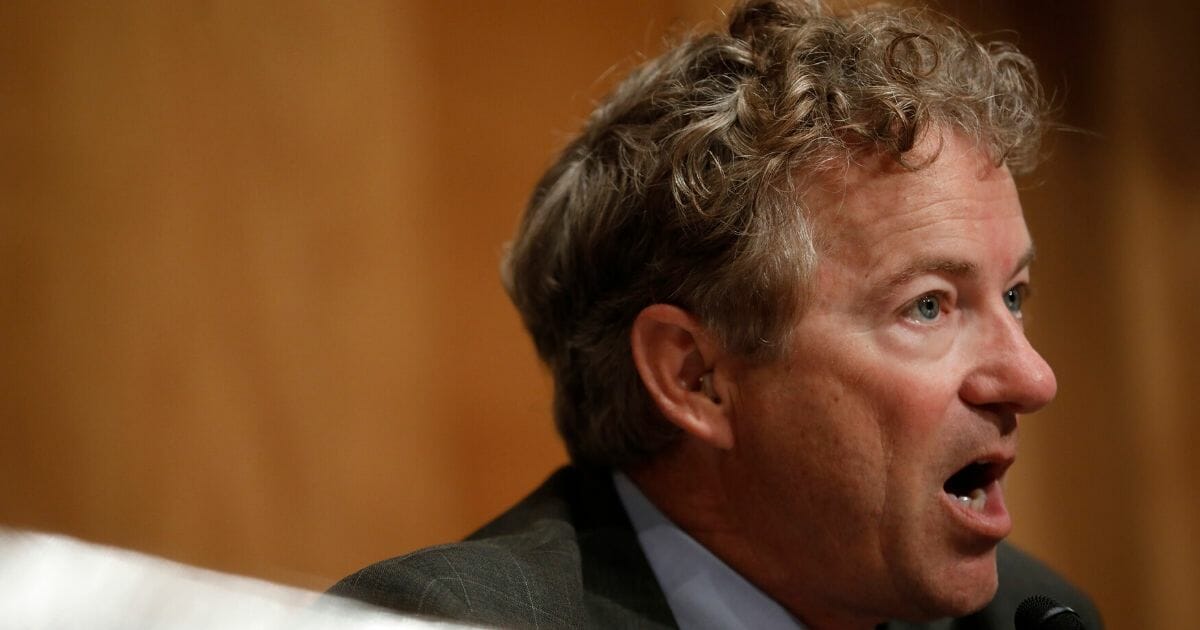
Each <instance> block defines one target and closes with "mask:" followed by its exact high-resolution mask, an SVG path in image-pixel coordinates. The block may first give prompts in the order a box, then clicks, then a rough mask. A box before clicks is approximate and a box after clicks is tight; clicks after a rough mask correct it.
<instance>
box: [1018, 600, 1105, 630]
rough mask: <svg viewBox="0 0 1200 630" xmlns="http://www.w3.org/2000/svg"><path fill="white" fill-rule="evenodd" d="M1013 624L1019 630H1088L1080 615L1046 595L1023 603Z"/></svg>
mask: <svg viewBox="0 0 1200 630" xmlns="http://www.w3.org/2000/svg"><path fill="white" fill-rule="evenodd" d="M1013 622H1014V623H1015V624H1016V626H1017V630H1087V629H1086V628H1085V627H1084V626H1083V620H1082V619H1080V618H1079V614H1078V613H1076V612H1075V611H1074V610H1072V609H1071V608H1070V607H1068V606H1063V605H1062V604H1060V603H1058V602H1056V601H1054V600H1053V599H1050V598H1049V597H1046V596H1045V595H1034V596H1033V597H1028V598H1026V599H1025V601H1023V602H1021V605H1020V606H1017V614H1016V617H1015V618H1014V619H1013Z"/></svg>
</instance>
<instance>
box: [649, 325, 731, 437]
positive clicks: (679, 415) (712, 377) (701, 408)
mask: <svg viewBox="0 0 1200 630" xmlns="http://www.w3.org/2000/svg"><path fill="white" fill-rule="evenodd" d="M629 337H630V345H631V347H632V350H633V363H634V365H635V366H636V367H637V371H638V374H639V375H640V376H641V378H642V383H643V384H644V385H645V387H646V391H647V392H649V394H650V398H651V400H653V401H654V404H655V405H656V406H657V407H658V410H659V411H660V412H661V413H662V415H663V417H664V418H666V419H667V421H669V422H671V423H672V424H674V425H675V426H677V427H679V428H680V429H683V430H684V431H685V432H687V433H688V434H689V435H691V436H693V437H696V438H698V439H700V440H701V441H703V442H705V443H707V444H709V445H711V446H714V447H716V448H720V449H725V450H728V449H730V448H733V427H732V426H731V423H730V421H729V414H728V411H729V407H728V404H727V403H725V402H724V401H727V400H728V396H726V395H723V392H726V391H727V388H726V381H725V375H724V370H718V365H717V364H718V359H719V358H720V357H721V356H722V354H721V348H720V345H719V344H718V343H717V342H716V340H715V339H714V338H713V337H712V335H710V334H709V333H708V331H707V329H706V328H705V327H704V325H703V324H701V323H700V321H699V320H697V319H696V318H695V317H693V316H692V315H691V314H690V313H688V312H687V311H685V310H683V309H681V308H679V307H677V306H671V305H669V304H653V305H651V306H647V307H646V308H645V309H644V310H642V312H641V313H638V316H637V318H636V319H634V320H633V328H632V330H631V331H630V335H629Z"/></svg>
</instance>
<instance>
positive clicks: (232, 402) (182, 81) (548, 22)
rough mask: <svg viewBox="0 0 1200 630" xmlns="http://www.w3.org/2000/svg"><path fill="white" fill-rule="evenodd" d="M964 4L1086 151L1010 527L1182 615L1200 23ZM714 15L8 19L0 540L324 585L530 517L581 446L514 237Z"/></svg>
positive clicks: (633, 7) (1080, 158)
mask: <svg viewBox="0 0 1200 630" xmlns="http://www.w3.org/2000/svg"><path fill="white" fill-rule="evenodd" d="M945 4H946V6H945V8H946V9H947V10H950V11H951V12H954V13H956V14H959V15H962V16H963V17H964V18H965V19H967V20H968V22H969V23H971V24H975V25H977V26H979V27H980V28H981V29H1001V28H1015V29H1016V30H1017V31H1018V32H1019V33H1021V39H1020V41H1021V44H1022V46H1023V47H1024V48H1026V49H1027V50H1029V51H1030V52H1032V53H1033V55H1034V56H1035V58H1037V60H1038V61H1039V63H1040V64H1041V67H1042V69H1043V71H1044V74H1045V75H1046V82H1047V83H1048V84H1050V85H1052V86H1059V91H1060V92H1061V93H1062V94H1063V96H1064V98H1065V103H1066V106H1065V107H1064V112H1063V113H1064V118H1066V122H1068V123H1071V124H1074V125H1076V126H1079V127H1083V128H1086V129H1088V130H1090V131H1092V132H1094V133H1092V134H1060V135H1059V137H1058V139H1057V140H1056V141H1055V143H1054V153H1055V155H1054V156H1053V159H1052V161H1051V162H1050V163H1049V164H1048V165H1047V167H1046V168H1045V169H1044V170H1043V171H1041V172H1040V173H1039V174H1038V175H1037V176H1035V177H1034V178H1033V179H1031V180H1028V181H1026V182H1024V183H1023V187H1024V188H1025V191H1024V198H1025V203H1026V207H1027V213H1028V215H1029V221H1030V224H1031V228H1032V230H1033V232H1034V235H1035V238H1036V240H1037V241H1038V244H1039V261H1038V263H1037V265H1036V270H1035V276H1036V279H1037V284H1038V287H1039V295H1038V297H1037V299H1036V300H1035V303H1034V305H1033V308H1032V312H1031V319H1030V334H1031V336H1032V337H1033V338H1034V339H1035V342H1036V343H1037V344H1038V345H1039V347H1040V348H1042V349H1043V350H1044V353H1045V354H1046V355H1047V357H1048V358H1049V359H1050V360H1051V363H1052V364H1053V365H1054V366H1055V368H1056V371H1057V373H1058V376H1059V381H1060V385H1061V388H1060V396H1059V400H1058V401H1057V402H1056V403H1055V404H1054V405H1053V406H1052V407H1050V408H1049V409H1047V410H1046V411H1044V412H1042V413H1039V414H1037V415H1036V416H1034V417H1031V418H1029V419H1027V421H1026V422H1025V423H1024V425H1023V426H1024V430H1023V447H1022V448H1023V454H1022V458H1021V462H1020V464H1019V465H1018V466H1017V468H1016V469H1014V473H1013V479H1012V482H1011V492H1010V494H1011V499H1012V504H1013V508H1014V510H1015V512H1016V515H1017V522H1018V529H1017V532H1016V534H1015V538H1016V540H1017V541H1018V542H1019V543H1021V544H1023V545H1024V546H1026V547H1029V548H1031V549H1033V550H1035V551H1036V552H1038V553H1039V555H1041V556H1043V557H1045V558H1047V559H1048V560H1049V561H1050V562H1051V563H1052V564H1054V565H1055V566H1057V567H1058V568H1060V569H1061V570H1063V571H1064V572H1066V573H1067V574H1069V575H1070V576H1072V577H1073V578H1074V579H1075V580H1076V581H1078V582H1080V583H1081V584H1083V585H1084V586H1085V587H1087V588H1088V589H1089V590H1090V591H1092V592H1093V593H1094V594H1095V595H1096V596H1097V597H1098V599H1099V600H1100V603H1101V606H1102V607H1103V608H1104V612H1105V613H1106V615H1107V616H1108V617H1109V620H1110V625H1111V626H1112V627H1138V626H1143V627H1158V628H1169V627H1185V626H1184V625H1180V624H1181V622H1179V621H1178V620H1180V619H1187V618H1191V617H1193V616H1194V615H1195V614H1196V612H1197V611H1196V609H1195V608H1196V603H1195V601H1196V600H1195V598H1194V597H1189V595H1190V594H1191V593H1194V592H1196V591H1197V590H1198V589H1200V577H1198V576H1197V571H1198V569H1197V567H1200V557H1197V553H1198V551H1197V547H1196V543H1195V541H1196V540H1197V538H1198V537H1197V527H1198V525H1200V515H1198V514H1197V508H1196V502H1195V501H1194V500H1192V497H1193V496H1194V494H1195V493H1194V492H1192V491H1191V489H1190V487H1189V485H1188V484H1189V482H1190V480H1191V479H1193V478H1196V477H1198V476H1200V475H1198V473H1200V470H1198V469H1197V460H1196V459H1195V458H1194V457H1192V456H1191V453H1192V452H1194V451H1195V450H1196V448H1197V447H1198V446H1200V440H1198V439H1197V437H1198V436H1197V432H1198V431H1200V429H1197V426H1200V423H1197V420H1198V418H1197V417H1196V413H1195V411H1194V403H1193V402H1192V399H1193V397H1194V391H1193V390H1194V389H1195V387H1196V385H1197V383H1198V382H1200V379H1198V376H1200V375H1198V374H1197V368H1196V362H1195V360H1194V358H1193V355H1194V354H1195V352H1196V351H1197V349H1200V347H1198V341H1200V340H1198V339H1197V332H1196V331H1197V330H1200V321H1198V319H1200V309H1197V308H1196V304H1197V303H1198V300H1200V280H1198V274H1200V264H1198V263H1200V261H1198V260H1197V256H1198V254H1197V252H1200V197H1198V195H1197V193H1196V191H1197V190H1198V189H1197V187H1196V185H1195V182H1196V181H1197V180H1198V179H1200V160H1197V158H1196V155H1195V150H1194V148H1193V147H1194V145H1195V143H1196V141H1197V139H1198V138H1200V130H1198V129H1197V122H1196V120H1197V119H1196V118H1195V116H1194V114H1193V113H1192V111H1193V110H1194V105H1193V104H1194V102H1195V100H1196V98H1195V97H1196V94H1197V89H1198V87H1197V80H1196V79H1195V72H1194V69H1193V68H1191V67H1190V66H1189V65H1188V64H1190V63H1194V61H1195V59H1196V58H1197V55H1196V45H1195V44H1194V43H1192V42H1191V40H1190V39H1189V38H1190V37H1191V32H1190V31H1189V30H1188V29H1187V25H1189V24H1196V23H1200V21H1197V20H1196V17H1197V15H1196V9H1194V8H1191V5H1185V4H1184V3H1182V2H1176V3H1166V4H1162V3H1156V5H1155V6H1156V7H1157V8H1156V10H1155V11H1141V12H1138V13H1136V14H1130V13H1126V12H1124V10H1123V9H1122V8H1120V7H1117V6H1112V5H1115V4H1116V3H1093V2H1083V1H1082V0H1071V1H1064V2H1060V3H1053V4H1038V5H1037V6H1036V7H1034V5H1029V4H1028V3H1021V2H1015V1H1014V2H1006V3H982V2H976V3H970V2H968V3H945ZM714 13H715V11H714V8H713V6H712V3H711V2H707V1H702V0H678V1H677V2H662V3H644V2H638V1H634V0H621V1H619V2H604V3H599V2H597V3H562V2H549V1H543V2H532V1H530V2H513V3H477V4H475V5H469V4H462V3H416V2H412V3H392V2H361V3H351V4H348V5H336V6H335V5H333V4H330V3H323V2H300V3H291V2H259V3H241V2H230V1H215V2H200V1H194V2H183V3H166V4H161V5H154V4H144V3H134V2H119V3H109V4H108V5H95V4H86V3H35V2H16V3H4V4H2V5H0V140H2V144H0V146H2V147H3V150H2V151H0V182H2V186H3V188H2V190H0V203H2V204H3V205H2V206H0V357H2V362H0V378H3V383H4V387H3V388H2V389H0V419H2V423H0V523H4V524H8V525H16V526H24V527H33V528H40V529H47V530H52V531H61V532H66V533H69V534H72V535H75V536H79V537H82V538H85V539H88V540H95V541H100V542H106V543H113V544H118V545H122V546H126V547H132V548H136V549H141V550H145V551H150V552H153V553H158V554H163V555H166V556H169V557H171V558H175V559H179V560H183V561H186V562H191V563H195V564H200V565H203V566H208V567H214V568H218V569H223V570H227V571H235V572H239V573H247V574H251V575H257V576H262V577H267V578H272V579H277V580H282V581H285V582H289V583H293V584H299V585H304V586H310V587H316V588H322V587H324V586H327V585H328V584H329V583H330V582H331V581H332V580H333V579H335V578H337V577H339V576H340V575H342V574H344V573H346V572H348V571H350V570H352V569H354V568H356V567H358V566H361V565H363V564H365V563H367V562H369V561H372V560H376V559H380V558H382V557H385V556H388V555H394V554H397V553H401V552H404V551H407V550H409V549H412V548H415V547H418V546H422V545H426V544H430V543H435V542H441V541H445V540H449V539H454V538H457V537H460V536H462V535H463V534H465V533H467V532H468V531H470V530H471V529H473V528H474V527H476V526H478V525H479V524H481V523H482V522H483V521H484V520H486V519H487V518H488V517H489V516H490V515H492V514H494V513H496V512H497V511H499V510H500V509H501V508H502V507H504V506H505V505H507V504H509V503H511V502H512V501H514V500H515V499H517V498H518V497H519V496H520V495H521V494H523V493H524V492H525V491H527V490H528V489H529V488H531V487H532V486H533V484H534V483H536V482H537V481H538V480H539V479H540V478H541V477H543V476H544V474H545V473H546V472H548V471H549V470H550V469H551V468H552V467H553V466H554V465H556V464H557V463H559V462H561V461H563V460H564V455H563V452H562V449H561V447H560V446H559V445H558V442H557V440H556V438H555V436H554V433H553V429H552V426H551V422H550V419H549V381H548V377H547V376H546V374H545V373H544V370H542V368H540V367H539V366H538V365H537V363H536V361H535V358H534V355H533V352H532V348H531V347H530V344H529V343H528V341H527V339H526V338H525V336H524V333H523V331H522V330H521V327H520V324H519V322H518V320H517V317H516V315H515V313H514V312H513V311H512V309H511V307H510V306H509V305H508V302H507V299H506V298H505V296H504V294H503V291H502V290H501V288H500V286H499V282H498V277H497V264H498V261H499V256H500V252H501V248H502V244H503V242H504V241H505V240H506V239H507V238H508V237H509V235H510V233H511V231H512V229H513V227H514V226H515V224H516V221H517V218H518V216H519V213H520V211H521V208H522V206H523V204H524V201H525V197H526V195H527V194H528V192H529V189H530V188H531V186H532V185H533V182H534V181H535V180H536V179H537V177H538V176H539V175H540V173H541V171H542V170H543V169H544V168H545V167H546V166H547V165H548V164H549V162H550V160H551V158H552V155H553V153H554V151H555V150H556V149H557V148H558V147H559V146H561V144H562V143H563V142H564V141H565V139H566V138H567V137H568V136H569V135H570V133H571V132H572V131H573V130H574V129H576V128H577V126H578V124H579V122H580V121H581V119H582V117H583V116H584V115H586V113H587V112H588V110H589V109H590V106H591V103H592V101H593V100H594V99H595V98H596V97H598V96H599V95H600V94H602V93H603V91H604V89H605V87H606V86H607V85H609V84H610V83H611V81H612V80H613V78H614V77H617V76H620V75H621V74H622V73H623V69H625V68H628V67H629V65H630V63H631V60H632V58H633V55H634V54H635V52H636V51H644V52H647V53H651V54H652V53H653V52H654V51H656V50H658V48H659V46H658V42H659V40H660V38H661V36H662V34H663V33H664V32H668V31H672V30H678V29H680V28H682V27H685V26H687V25H690V24H692V23H694V22H696V21H697V20H700V19H703V18H708V17H710V16H712V15H713V14H714ZM598 77H599V78H598ZM1064 87H1065V89H1064ZM1148 620H1152V621H1153V623H1150V622H1149V621H1148ZM1142 622H1146V623H1142ZM1172 624H1175V625H1172Z"/></svg>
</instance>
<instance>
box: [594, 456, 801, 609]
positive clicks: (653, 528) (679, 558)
mask: <svg viewBox="0 0 1200 630" xmlns="http://www.w3.org/2000/svg"><path fill="white" fill-rule="evenodd" d="M613 483H614V484H615V485H616V488H617V496H618V497H620V499H621V504H622V505H624V506H625V512H626V514H628V515H629V520H630V522H631V523H632V524H633V528H634V530H635V531H637V537H638V542H639V543H640V544H641V546H642V552H643V553H645V554H646V560H648V561H649V562H650V568H651V569H652V570H653V571H654V576H655V577H656V578H658V584H659V586H660V587H662V591H663V594H665V595H666V596H667V604H668V605H670V607H671V612H672V613H673V614H674V615H675V622H676V623H677V624H679V627H680V628H681V630H707V629H708V628H713V629H716V628H735V629H736V628H745V629H747V630H749V629H752V628H754V629H763V630H805V628H804V625H803V624H801V623H800V622H799V621H798V620H797V619H796V618H795V617H793V616H791V614H789V613H788V612H787V610H785V609H784V608H783V606H780V605H779V604H778V603H777V602H776V601H775V600H773V599H771V598H770V597H768V596H767V595H766V594H765V593H763V592H762V591H760V590H758V588H757V587H756V586H754V585H753V584H751V583H750V582H748V581H747V580H746V578H744V577H742V576H741V575H740V574H738V572H737V571H734V570H733V569H731V568H730V567H729V565H727V564H725V563H724V562H722V561H721V559H720V558H718V557H716V556H715V555H713V553H712V552H711V551H709V550H708V549H706V548H705V547H704V546H703V545H701V544H700V543H698V542H696V539H694V538H692V537H691V536H689V535H688V534H687V533H685V532H684V531H683V530H682V529H679V527H677V526H676V525H675V524H674V523H672V522H671V520H670V519H668V518H667V517H666V515H664V514H663V513H662V512H660V511H659V510H658V508H657V507H655V506H654V504H653V503H651V502H650V499H647V498H646V495H644V494H642V491H641V490H639V489H638V487H637V485H635V484H634V483H633V481H632V480H630V479H629V477H626V476H625V474H624V473H621V472H619V471H618V472H615V473H613Z"/></svg>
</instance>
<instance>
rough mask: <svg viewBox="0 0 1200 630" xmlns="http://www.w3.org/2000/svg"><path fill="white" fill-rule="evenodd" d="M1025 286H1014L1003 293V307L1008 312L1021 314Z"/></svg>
mask: <svg viewBox="0 0 1200 630" xmlns="http://www.w3.org/2000/svg"><path fill="white" fill-rule="evenodd" d="M1026 291H1027V290H1026V288H1025V285H1018V286H1015V287H1013V288H1011V289H1009V290H1007V291H1005V292H1004V306H1005V308H1007V309H1008V310H1010V311H1012V312H1013V313H1016V314H1017V315H1020V314H1021V306H1022V305H1023V304H1024V303H1025V293H1026Z"/></svg>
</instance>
